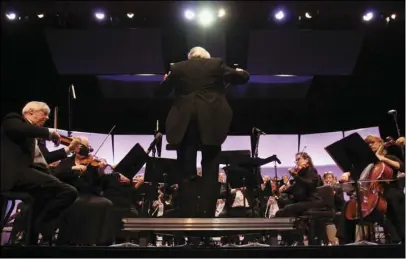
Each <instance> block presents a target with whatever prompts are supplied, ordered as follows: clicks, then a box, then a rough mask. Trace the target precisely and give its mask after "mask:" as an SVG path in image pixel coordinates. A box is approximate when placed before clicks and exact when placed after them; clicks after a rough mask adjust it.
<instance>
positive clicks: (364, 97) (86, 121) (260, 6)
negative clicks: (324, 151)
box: [1, 1, 405, 135]
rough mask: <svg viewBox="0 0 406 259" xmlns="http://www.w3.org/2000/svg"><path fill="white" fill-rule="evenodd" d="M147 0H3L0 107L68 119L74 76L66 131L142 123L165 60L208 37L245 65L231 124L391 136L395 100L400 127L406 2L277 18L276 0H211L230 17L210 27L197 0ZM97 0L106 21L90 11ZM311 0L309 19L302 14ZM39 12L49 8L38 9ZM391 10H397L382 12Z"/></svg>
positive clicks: (316, 6) (241, 129)
mask: <svg viewBox="0 0 406 259" xmlns="http://www.w3.org/2000/svg"><path fill="white" fill-rule="evenodd" d="M151 2H152V1H149V2H138V3H137V2H135V3H120V2H114V4H113V3H112V2H101V3H97V2H92V3H85V4H83V3H79V2H72V3H69V2H63V3H53V2H47V3H48V4H45V3H41V2H35V3H36V4H35V5H34V4H30V5H27V4H22V3H17V4H15V3H13V4H10V3H4V2H3V3H2V12H3V13H2V17H4V14H5V13H6V12H9V11H11V10H12V11H14V12H16V13H17V12H18V13H17V16H18V17H22V19H21V20H16V21H7V20H5V19H3V21H2V44H1V83H2V84H1V107H2V109H1V114H2V116H4V114H5V113H7V112H10V111H19V110H21V108H22V106H23V105H24V104H25V103H26V102H27V101H30V100H43V101H46V102H47V103H48V104H49V105H50V106H51V107H54V106H58V107H59V111H60V114H59V127H60V128H65V129H66V128H67V127H68V97H69V94H68V89H69V86H70V85H71V84H74V86H75V91H76V95H77V99H76V100H74V101H73V102H72V127H73V130H77V131H90V132H107V131H108V130H109V129H110V128H111V127H112V126H113V125H117V128H116V133H138V134H143V133H148V134H149V133H151V132H152V131H153V130H154V127H155V122H156V120H157V119H158V120H160V121H161V122H163V121H164V120H165V117H166V114H167V112H168V110H169V107H170V103H171V99H170V98H166V99H158V98H154V97H153V96H152V94H151V93H152V91H151V89H152V88H153V87H154V85H156V84H158V83H159V81H160V79H161V78H162V74H163V73H164V72H165V71H167V70H168V68H169V64H170V63H172V62H177V61H180V60H183V59H184V58H185V55H186V53H187V51H188V49H189V48H190V47H192V46H194V45H203V46H204V47H207V49H208V51H209V52H211V53H212V54H213V55H215V56H220V57H222V58H223V59H224V60H225V61H226V62H227V63H228V64H229V65H230V66H234V64H238V65H235V66H238V67H242V68H246V69H247V70H248V71H249V72H250V73H251V74H252V76H251V80H250V82H249V83H248V84H247V85H243V86H230V87H229V89H228V96H229V101H230V104H231V106H232V108H233V111H234V119H233V123H232V128H231V133H232V134H248V133H249V132H250V130H251V128H252V127H253V126H256V127H258V128H261V129H262V130H263V131H265V132H267V133H275V134H276V133H278V134H284V133H286V134H289V133H311V132H328V131H336V130H346V129H353V128H361V127H369V126H376V125H380V126H381V130H382V133H383V135H394V134H395V130H394V125H393V123H392V121H391V117H390V116H389V115H387V111H388V110H390V109H396V110H397V111H398V114H399V122H400V125H401V128H402V132H403V133H404V123H405V121H404V118H405V81H404V80H405V72H404V71H405V27H404V2H375V3H369V2H361V3H356V4H349V3H343V2H338V1H337V2H333V3H330V4H327V3H318V2H311V3H309V2H300V3H299V2H298V3H295V2H289V3H288V4H284V6H283V7H284V10H288V11H289V13H290V16H289V20H288V21H287V22H286V23H284V24H281V23H276V22H274V21H273V20H272V19H269V17H270V15H271V14H272V13H273V11H274V10H275V8H278V7H279V6H280V5H278V4H275V3H267V2H250V3H244V2H210V3H211V5H212V6H216V8H217V7H219V6H223V7H224V8H225V9H226V10H227V16H226V19H224V20H223V21H219V22H218V24H217V26H214V27H211V28H206V29H202V28H200V27H199V26H196V25H193V24H187V22H186V21H185V20H184V19H182V17H181V15H180V13H182V12H183V10H184V8H186V7H188V8H191V7H190V6H193V5H194V4H193V3H192V2H183V3H170V2H159V4H158V3H155V4H154V3H151ZM207 3H209V2H207ZM195 6H197V7H196V8H198V7H199V5H196V4H195ZM96 8H98V9H103V10H105V11H106V14H107V15H108V17H111V20H110V22H108V23H104V24H100V23H97V22H95V21H93V20H92V19H90V18H89V17H91V12H92V11H93V10H95V9H96ZM366 10H376V12H377V15H376V17H377V18H376V20H375V21H372V22H371V23H369V24H366V23H365V22H362V21H361V18H360V17H362V14H363V13H364V12H365V11H366ZM308 11H309V12H312V14H313V16H314V17H313V19H311V21H310V20H309V21H307V20H306V21H303V20H298V19H297V18H298V17H299V16H303V15H304V14H305V12H308ZM39 12H44V14H45V17H44V19H42V20H39V19H36V15H37V14H38V13H39ZM127 12H133V13H134V19H133V20H131V21H130V20H129V19H126V17H125V14H126V13H127ZM393 13H396V15H397V17H396V20H391V21H390V22H389V23H387V22H386V21H385V18H386V16H388V15H389V16H390V15H391V14H393ZM56 14H58V16H56ZM27 16H28V17H29V19H26V17H27ZM303 17H304V16H303ZM45 18H46V19H45ZM149 74H155V75H149Z"/></svg>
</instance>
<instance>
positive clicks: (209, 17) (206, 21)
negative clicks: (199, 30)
mask: <svg viewBox="0 0 406 259" xmlns="http://www.w3.org/2000/svg"><path fill="white" fill-rule="evenodd" d="M213 22H214V17H213V14H212V13H211V12H210V11H209V10H203V11H201V12H200V13H199V23H200V24H201V25H203V26H209V25H210V24H212V23H213Z"/></svg>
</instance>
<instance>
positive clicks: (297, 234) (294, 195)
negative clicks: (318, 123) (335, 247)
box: [275, 152, 323, 244]
mask: <svg viewBox="0 0 406 259" xmlns="http://www.w3.org/2000/svg"><path fill="white" fill-rule="evenodd" d="M296 164H297V167H296V168H295V169H289V173H290V174H291V175H292V177H293V180H294V182H293V184H292V185H291V186H289V188H287V189H286V190H285V191H284V192H283V194H284V195H283V196H285V202H284V203H285V204H286V206H285V207H284V208H283V209H280V210H279V211H277V212H276V214H275V217H298V216H301V215H302V214H303V212H305V211H307V210H308V209H311V208H318V207H322V206H323V203H322V199H321V197H319V196H318V195H317V193H316V189H317V187H318V186H319V185H320V179H319V175H318V173H317V170H316V168H315V167H314V165H313V161H312V159H311V157H310V156H309V154H307V153H306V152H300V153H297V154H296ZM286 196H287V197H286ZM282 239H283V241H284V242H286V243H287V244H293V243H294V242H298V243H303V231H302V229H300V228H298V229H296V230H295V231H293V234H292V235H291V236H288V235H286V234H285V233H282Z"/></svg>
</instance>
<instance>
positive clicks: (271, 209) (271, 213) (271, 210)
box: [264, 181, 279, 218]
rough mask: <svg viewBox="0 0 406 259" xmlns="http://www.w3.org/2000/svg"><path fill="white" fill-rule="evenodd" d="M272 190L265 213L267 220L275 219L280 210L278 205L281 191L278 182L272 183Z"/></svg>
mask: <svg viewBox="0 0 406 259" xmlns="http://www.w3.org/2000/svg"><path fill="white" fill-rule="evenodd" d="M271 190H272V193H271V195H270V196H269V197H268V199H267V200H266V207H265V213H264V215H265V217H266V218H272V217H275V214H276V212H277V211H278V210H279V205H278V198H279V190H278V183H277V181H271Z"/></svg>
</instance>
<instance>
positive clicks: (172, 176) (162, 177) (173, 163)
mask: <svg viewBox="0 0 406 259" xmlns="http://www.w3.org/2000/svg"><path fill="white" fill-rule="evenodd" d="M179 170H180V169H179V163H178V160H176V159H170V158H161V157H151V158H150V159H149V160H148V162H147V165H146V167H145V174H144V180H145V182H150V183H152V186H158V183H163V184H170V185H172V184H178V183H179V182H180V178H179V176H180V174H179ZM148 193H149V192H147V194H148ZM155 193H157V188H155ZM163 193H164V196H166V188H164V190H163ZM154 197H156V195H154V194H152V193H150V195H149V196H147V198H146V199H147V200H151V201H152V200H153V199H154Z"/></svg>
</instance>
